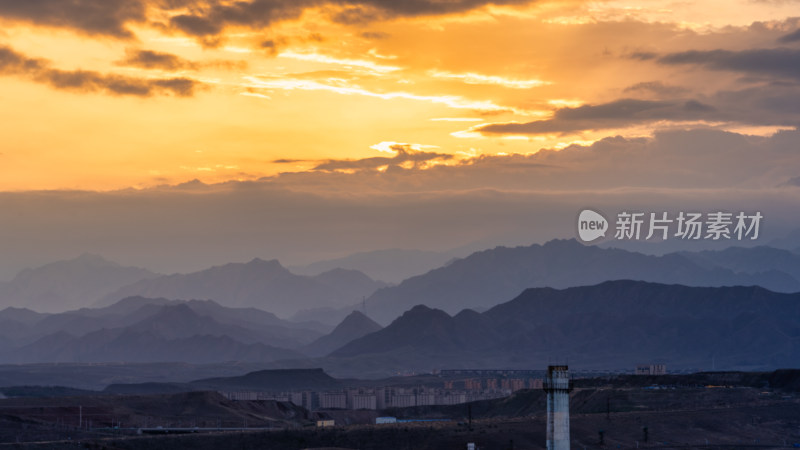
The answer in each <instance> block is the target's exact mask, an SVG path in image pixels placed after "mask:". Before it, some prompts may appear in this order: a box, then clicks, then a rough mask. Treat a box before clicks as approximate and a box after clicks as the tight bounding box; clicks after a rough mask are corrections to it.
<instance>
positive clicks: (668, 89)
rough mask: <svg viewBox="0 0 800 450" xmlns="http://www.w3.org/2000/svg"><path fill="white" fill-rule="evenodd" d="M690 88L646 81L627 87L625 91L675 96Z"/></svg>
mask: <svg viewBox="0 0 800 450" xmlns="http://www.w3.org/2000/svg"><path fill="white" fill-rule="evenodd" d="M688 91H689V90H688V89H686V88H683V87H680V86H671V85H668V84H664V83H663V82H661V81H645V82H642V83H636V84H634V85H632V86H628V87H627V88H625V90H624V92H636V93H646V94H655V95H656V96H658V97H662V98H663V97H674V96H678V95H684V94H686V93H687V92H688Z"/></svg>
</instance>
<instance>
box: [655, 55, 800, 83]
mask: <svg viewBox="0 0 800 450" xmlns="http://www.w3.org/2000/svg"><path fill="white" fill-rule="evenodd" d="M657 61H658V63H659V64H668V65H695V66H701V67H706V68H708V69H712V70H726V71H733V72H745V73H753V74H762V75H771V76H774V77H781V78H785V77H789V78H795V79H800V50H795V49H789V48H769V49H753V50H742V51H730V50H708V51H700V50H690V51H686V52H677V53H670V54H667V55H664V56H661V57H659V58H658V59H657Z"/></svg>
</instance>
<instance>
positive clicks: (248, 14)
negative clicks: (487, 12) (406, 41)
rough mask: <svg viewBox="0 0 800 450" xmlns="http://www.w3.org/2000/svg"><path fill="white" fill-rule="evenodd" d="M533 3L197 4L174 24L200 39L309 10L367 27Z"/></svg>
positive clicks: (342, 0) (258, 0)
mask: <svg viewBox="0 0 800 450" xmlns="http://www.w3.org/2000/svg"><path fill="white" fill-rule="evenodd" d="M529 2H530V0H497V1H487V0H449V1H441V0H404V1H397V0H361V1H354V0H332V1H325V0H252V1H238V2H221V1H213V2H209V3H208V4H206V5H201V4H199V3H198V4H196V5H195V8H194V9H193V11H192V12H191V13H186V14H179V15H177V16H174V17H172V18H171V19H170V24H171V25H172V26H173V27H174V28H176V29H178V30H181V31H183V32H184V33H186V34H189V35H192V36H197V37H208V36H216V35H219V34H220V33H221V32H222V30H223V29H224V28H225V27H226V26H245V27H250V28H266V27H268V26H270V25H271V24H272V23H274V22H279V21H282V20H291V19H297V18H298V17H300V15H301V14H302V13H303V10H304V9H305V8H309V7H314V6H321V5H331V6H333V7H334V8H331V18H332V19H333V20H334V21H336V22H340V23H347V24H363V23H367V22H371V21H374V20H378V19H387V18H392V17H409V16H424V15H437V14H448V13H456V12H464V11H468V10H471V9H475V8H478V7H481V6H484V5H488V4H524V3H529Z"/></svg>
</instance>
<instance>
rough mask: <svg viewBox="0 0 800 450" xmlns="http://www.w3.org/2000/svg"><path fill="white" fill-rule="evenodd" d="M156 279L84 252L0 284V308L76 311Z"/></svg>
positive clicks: (27, 271) (144, 272)
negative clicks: (145, 281) (136, 283)
mask: <svg viewBox="0 0 800 450" xmlns="http://www.w3.org/2000/svg"><path fill="white" fill-rule="evenodd" d="M157 276H158V274H156V273H153V272H150V271H149V270H147V269H141V268H138V267H124V266H121V265H119V264H117V263H114V262H111V261H108V260H106V259H104V258H102V257H100V256H97V255H91V254H88V253H85V254H83V255H81V256H79V257H77V258H74V259H71V260H68V261H58V262H54V263H50V264H46V265H44V266H41V267H38V268H35V269H24V270H22V271H21V272H20V273H18V274H17V276H16V277H14V279H12V280H11V281H8V282H3V283H0V306H18V307H22V306H24V307H26V308H30V309H33V310H36V311H40V312H60V311H66V310H70V309H77V308H80V307H83V306H88V305H89V304H90V303H89V302H91V301H95V300H97V299H99V298H102V297H103V296H105V295H108V294H110V293H111V292H114V291H115V290H117V289H119V288H120V287H121V286H125V285H128V284H131V283H135V282H137V281H139V280H144V279H151V278H155V277H157Z"/></svg>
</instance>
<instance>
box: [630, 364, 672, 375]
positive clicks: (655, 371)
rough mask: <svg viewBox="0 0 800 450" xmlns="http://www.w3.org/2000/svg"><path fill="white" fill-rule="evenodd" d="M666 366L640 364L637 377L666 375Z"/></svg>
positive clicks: (637, 368)
mask: <svg viewBox="0 0 800 450" xmlns="http://www.w3.org/2000/svg"><path fill="white" fill-rule="evenodd" d="M666 374H667V366H666V365H665V364H639V365H638V366H636V375H666Z"/></svg>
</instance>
